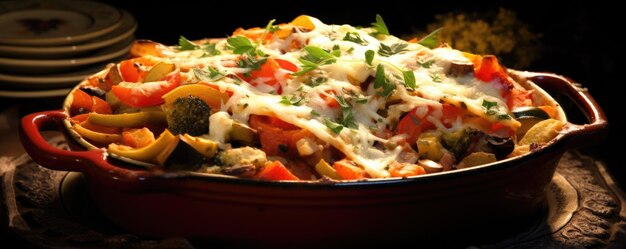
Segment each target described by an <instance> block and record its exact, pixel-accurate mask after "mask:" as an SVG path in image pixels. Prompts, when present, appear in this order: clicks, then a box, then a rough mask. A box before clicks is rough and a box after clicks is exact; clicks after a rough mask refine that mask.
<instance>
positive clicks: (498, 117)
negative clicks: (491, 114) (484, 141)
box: [496, 114, 511, 120]
mask: <svg viewBox="0 0 626 249" xmlns="http://www.w3.org/2000/svg"><path fill="white" fill-rule="evenodd" d="M496 118H497V119H499V120H509V119H511V116H509V115H508V114H500V115H498V116H496Z"/></svg>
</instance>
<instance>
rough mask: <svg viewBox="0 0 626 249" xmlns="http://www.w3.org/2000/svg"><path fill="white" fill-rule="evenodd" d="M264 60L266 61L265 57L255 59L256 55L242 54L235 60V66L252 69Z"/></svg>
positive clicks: (256, 67) (256, 68) (263, 62)
mask: <svg viewBox="0 0 626 249" xmlns="http://www.w3.org/2000/svg"><path fill="white" fill-rule="evenodd" d="M265 61H267V58H261V59H257V58H256V56H242V58H241V60H239V61H238V62H237V66H238V67H240V68H250V69H252V71H254V70H258V69H259V68H260V67H261V65H263V64H265Z"/></svg>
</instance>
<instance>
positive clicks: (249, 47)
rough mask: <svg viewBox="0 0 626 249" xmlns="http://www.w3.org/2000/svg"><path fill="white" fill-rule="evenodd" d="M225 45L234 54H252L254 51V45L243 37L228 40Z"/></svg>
mask: <svg viewBox="0 0 626 249" xmlns="http://www.w3.org/2000/svg"><path fill="white" fill-rule="evenodd" d="M226 43H228V46H229V48H231V49H232V50H233V53H235V54H245V53H250V54H254V53H251V52H253V51H254V48H255V46H254V44H252V42H251V41H250V40H249V39H248V38H246V37H244V36H237V37H231V38H228V39H227V40H226Z"/></svg>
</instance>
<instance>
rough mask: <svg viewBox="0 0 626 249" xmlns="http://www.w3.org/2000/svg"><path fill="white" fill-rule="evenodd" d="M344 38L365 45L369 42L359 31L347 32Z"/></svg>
mask: <svg viewBox="0 0 626 249" xmlns="http://www.w3.org/2000/svg"><path fill="white" fill-rule="evenodd" d="M343 40H344V41H350V42H354V43H356V44H359V45H363V46H365V45H367V44H368V42H367V41H366V40H363V38H361V35H359V33H357V32H348V33H346V36H344V37H343Z"/></svg>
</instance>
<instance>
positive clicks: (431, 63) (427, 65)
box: [417, 61, 435, 68]
mask: <svg viewBox="0 0 626 249" xmlns="http://www.w3.org/2000/svg"><path fill="white" fill-rule="evenodd" d="M433 63H435V61H427V62H424V63H420V62H419V61H418V62H417V64H419V65H420V66H422V67H423V68H430V66H432V65H433Z"/></svg>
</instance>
